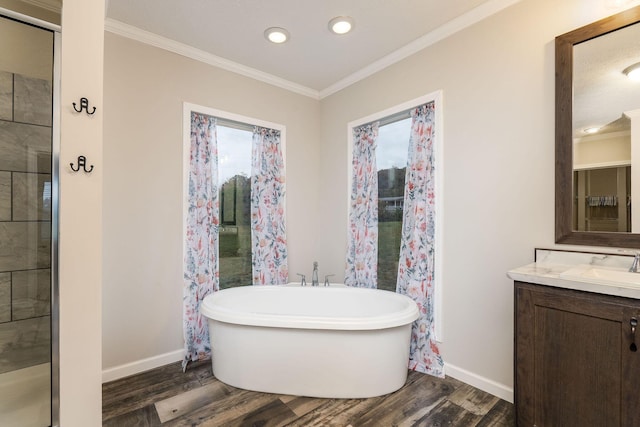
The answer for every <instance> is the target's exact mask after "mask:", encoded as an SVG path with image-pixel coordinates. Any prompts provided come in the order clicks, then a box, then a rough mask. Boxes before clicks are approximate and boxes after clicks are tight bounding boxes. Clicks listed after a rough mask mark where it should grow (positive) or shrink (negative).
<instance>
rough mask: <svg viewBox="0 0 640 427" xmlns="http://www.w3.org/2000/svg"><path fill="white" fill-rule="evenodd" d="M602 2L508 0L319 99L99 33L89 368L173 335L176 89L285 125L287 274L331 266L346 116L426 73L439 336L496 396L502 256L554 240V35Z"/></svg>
mask: <svg viewBox="0 0 640 427" xmlns="http://www.w3.org/2000/svg"><path fill="white" fill-rule="evenodd" d="M609 4H611V2H609V1H607V0H563V1H554V0H523V1H521V2H519V3H517V4H515V5H513V6H511V7H509V8H507V9H506V10H504V11H502V12H501V13H499V14H497V15H495V16H493V17H491V18H489V19H487V20H485V21H483V22H480V23H478V24H475V25H473V26H472V27H469V28H468V29H466V30H463V31H461V32H459V33H457V34H454V35H453V36H451V37H449V38H447V39H445V40H443V41H441V42H439V43H437V44H435V45H433V46H431V47H428V48H426V49H424V50H423V51H421V52H419V53H417V54H415V55H413V56H411V57H409V58H407V59H405V60H403V61H402V62H400V63H397V64H395V65H393V66H390V67H388V68H387V69H385V70H383V71H381V72H379V73H377V74H375V75H373V76H371V77H369V78H367V79H365V80H363V81H361V82H359V83H356V84H354V85H352V86H351V87H349V88H346V89H344V90H342V91H340V92H338V93H336V94H334V95H331V96H329V97H327V98H325V99H323V100H321V101H315V100H313V99H310V98H306V97H304V96H300V95H296V94H293V93H290V92H287V91H285V90H282V89H278V88H275V87H272V86H269V85H266V84H263V83H259V82H256V81H253V80H251V79H248V78H245V77H241V76H238V75H235V74H233V73H229V72H226V71H223V70H220V69H216V68H214V67H211V66H207V65H204V64H201V63H197V62H195V61H192V60H190V59H186V58H184V57H181V56H178V55H175V54H172V53H168V52H165V51H162V50H159V49H156V48H153V47H149V46H145V45H142V44H139V43H137V42H134V41H131V40H128V39H124V38H121V37H120V36H116V35H113V34H110V33H107V34H106V36H105V39H106V40H105V42H106V45H105V130H104V140H105V144H104V162H105V172H104V174H105V175H104V199H103V205H104V211H103V212H104V251H103V252H104V256H103V260H104V276H103V277H104V289H103V307H104V314H103V342H102V344H103V348H104V352H103V368H104V369H107V370H108V369H112V368H115V367H118V366H122V365H125V364H128V363H134V362H137V361H139V360H141V359H144V358H154V357H157V356H159V355H162V354H165V353H168V352H175V351H176V350H178V349H180V348H181V347H182V315H181V312H182V308H181V295H182V289H181V287H182V258H181V257H182V235H181V230H182V218H181V212H182V191H181V188H182V163H181V158H182V155H181V144H182V135H181V117H182V102H183V101H188V102H192V103H195V104H200V105H204V106H207V107H212V108H216V109H221V110H226V111H229V112H232V113H236V114H243V115H247V116H250V117H255V118H259V119H262V120H268V121H272V122H276V123H280V124H283V125H285V126H287V153H286V156H287V161H286V164H287V180H288V198H287V216H288V231H289V253H290V271H291V275H292V277H293V278H295V276H294V273H297V272H302V273H304V272H306V273H307V274H308V273H309V272H310V264H311V262H312V261H313V260H316V259H317V260H318V261H319V263H320V267H321V274H324V273H325V272H326V273H336V274H337V277H341V276H342V274H343V272H344V262H345V261H344V260H345V247H346V232H345V231H346V218H347V169H348V166H347V160H346V159H347V148H346V147H347V123H348V122H350V121H353V120H356V119H358V118H362V117H364V116H367V115H370V114H372V113H375V112H378V111H381V110H384V109H386V108H389V107H392V106H394V105H397V104H399V103H402V102H404V101H407V100H410V99H414V98H416V97H418V96H421V95H424V94H427V93H431V92H434V91H436V90H440V89H441V90H443V105H444V108H443V111H442V114H443V115H444V132H443V139H444V151H445V153H444V158H445V160H444V165H443V166H442V167H444V176H445V177H444V193H445V194H444V199H445V200H444V207H445V218H444V255H443V262H444V267H443V282H444V283H443V294H444V299H443V313H444V335H443V338H444V343H443V345H442V349H443V353H444V358H445V361H446V362H447V364H448V366H449V368H448V369H449V372H450V373H453V372H455V373H456V375H457V376H458V377H463V378H465V379H468V380H469V381H470V382H473V381H475V382H476V383H477V382H478V381H479V382H482V384H483V385H484V386H485V388H486V387H487V385H489V386H490V387H488V388H490V389H491V390H492V391H493V392H495V393H499V394H501V395H502V396H505V397H507V398H509V396H510V393H511V387H512V385H513V378H512V377H513V375H512V366H513V359H512V357H513V348H512V342H513V318H512V312H513V297H512V295H513V290H512V282H511V281H510V280H509V279H508V278H507V277H506V271H507V270H509V269H511V268H514V267H517V266H520V265H522V264H525V263H529V262H531V261H532V260H533V250H534V248H535V247H553V246H554V232H553V230H554V194H553V191H554V177H553V173H554V172H553V171H554V45H553V43H554V37H555V36H556V35H558V34H562V33H564V32H566V31H569V30H572V29H574V28H577V27H579V26H581V25H584V24H586V23H588V22H591V21H594V20H596V19H599V18H601V17H604V16H607V15H610V14H613V13H616V12H618V11H619V9H611V8H608V6H607V5H609ZM627 6H628V5H627ZM318 135H320V137H319V136H318ZM583 249H584V248H583Z"/></svg>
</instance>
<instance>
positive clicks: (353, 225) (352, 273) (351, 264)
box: [344, 122, 378, 288]
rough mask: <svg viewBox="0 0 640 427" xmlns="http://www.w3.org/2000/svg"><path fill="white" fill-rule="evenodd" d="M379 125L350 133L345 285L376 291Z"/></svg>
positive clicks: (371, 125)
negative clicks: (351, 177) (351, 157)
mask: <svg viewBox="0 0 640 427" xmlns="http://www.w3.org/2000/svg"><path fill="white" fill-rule="evenodd" d="M377 137H378V122H375V123H372V124H368V125H364V126H360V127H357V128H355V129H354V130H353V140H354V144H353V167H352V170H353V180H352V185H351V206H350V211H349V234H348V236H347V263H346V264H347V266H346V271H345V279H344V283H345V284H347V285H349V286H357V287H365V288H375V287H376V284H377V283H378V272H377V268H378V172H377V168H376V138H377Z"/></svg>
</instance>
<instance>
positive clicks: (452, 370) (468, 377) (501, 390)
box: [445, 363, 513, 403]
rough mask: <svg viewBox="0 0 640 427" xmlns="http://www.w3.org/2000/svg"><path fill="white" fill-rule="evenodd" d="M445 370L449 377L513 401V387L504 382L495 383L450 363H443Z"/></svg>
mask: <svg viewBox="0 0 640 427" xmlns="http://www.w3.org/2000/svg"><path fill="white" fill-rule="evenodd" d="M445 372H446V374H447V375H449V376H450V377H453V378H455V379H457V380H460V381H462V382H464V383H467V384H469V385H472V386H474V387H475V388H479V389H480V390H482V391H486V392H487V393H491V394H493V395H494V396H497V397H499V398H500V399H504V400H506V401H507V402H510V403H513V388H511V387H507V386H506V385H504V384H500V383H497V382H495V381H493V380H490V379H488V378H485V377H481V376H480V375H477V374H474V373H473V372H469V371H467V370H465V369H462V368H458V367H457V366H454V365H452V364H450V363H445Z"/></svg>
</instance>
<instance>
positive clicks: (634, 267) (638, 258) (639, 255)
mask: <svg viewBox="0 0 640 427" xmlns="http://www.w3.org/2000/svg"><path fill="white" fill-rule="evenodd" d="M639 264H640V252H636V255H635V256H634V257H633V264H631V267H629V271H630V272H631V273H640V271H638V266H639Z"/></svg>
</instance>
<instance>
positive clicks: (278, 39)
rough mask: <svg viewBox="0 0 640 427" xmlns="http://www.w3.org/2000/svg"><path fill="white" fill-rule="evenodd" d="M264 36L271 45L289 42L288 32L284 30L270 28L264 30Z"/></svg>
mask: <svg viewBox="0 0 640 427" xmlns="http://www.w3.org/2000/svg"><path fill="white" fill-rule="evenodd" d="M264 36H265V37H266V38H267V40H269V41H270V42H271V43H278V44H280V43H284V42H286V41H287V40H289V32H288V31H287V30H285V29H284V28H280V27H271V28H267V29H266V30H264Z"/></svg>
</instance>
